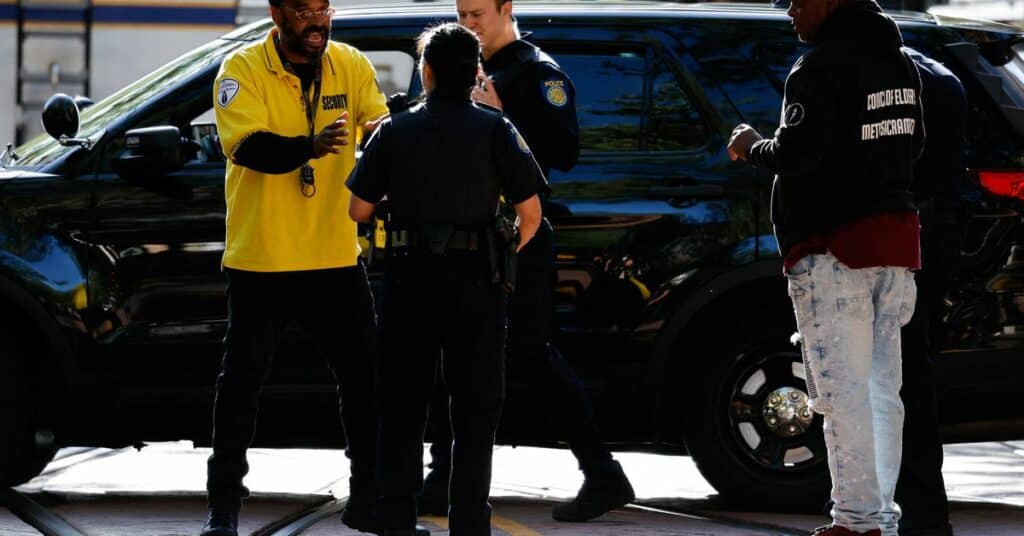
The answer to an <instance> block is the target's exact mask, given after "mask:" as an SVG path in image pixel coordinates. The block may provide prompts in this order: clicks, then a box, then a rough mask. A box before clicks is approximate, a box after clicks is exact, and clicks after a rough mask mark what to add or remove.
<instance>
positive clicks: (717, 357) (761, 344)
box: [686, 320, 830, 512]
mask: <svg viewBox="0 0 1024 536" xmlns="http://www.w3.org/2000/svg"><path fill="white" fill-rule="evenodd" d="M761 322H763V320H762V321H761ZM736 325H737V326H740V327H738V328H737V329H739V330H742V329H744V328H743V327H742V326H743V325H744V324H742V323H737V324H736ZM746 329H747V330H748V331H747V332H746V333H743V332H742V331H739V332H734V333H729V334H722V336H721V337H715V338H713V339H711V340H716V341H721V343H720V345H718V346H717V347H712V348H705V352H704V353H703V356H702V357H703V358H704V363H702V366H701V367H699V370H701V371H702V372H703V373H702V374H700V375H699V376H697V377H696V378H697V379H699V381H697V382H693V383H691V385H694V388H693V389H691V391H693V392H694V393H693V394H694V395H696V399H691V400H690V404H695V405H693V406H690V407H689V408H688V411H687V414H688V415H690V416H692V419H693V420H692V421H691V422H689V423H688V426H687V434H686V442H687V447H688V449H689V451H690V454H691V456H692V457H693V459H694V461H695V463H696V464H697V467H698V469H700V472H701V474H703V475H704V477H705V478H706V479H707V480H708V482H709V483H710V484H711V485H712V486H714V488H715V489H716V490H718V492H719V493H720V494H721V495H722V496H723V497H724V498H725V499H727V500H734V501H737V502H742V504H744V505H751V504H756V505H758V506H763V507H769V508H774V509H785V510H799V511H815V512H820V511H821V509H822V508H823V507H824V505H825V502H826V501H827V500H828V496H829V493H828V492H829V487H830V481H829V475H828V461H827V457H826V450H825V442H824V437H823V435H822V418H821V415H817V414H815V413H813V412H811V410H810V408H809V407H808V406H807V402H808V398H807V385H806V382H805V373H804V367H803V363H802V361H801V357H800V352H799V349H798V348H796V347H794V346H793V345H791V344H790V343H789V341H788V339H789V335H790V334H792V333H793V331H794V328H792V327H791V326H774V327H749V328H746Z"/></svg>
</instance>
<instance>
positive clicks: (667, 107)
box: [643, 58, 708, 151]
mask: <svg viewBox="0 0 1024 536" xmlns="http://www.w3.org/2000/svg"><path fill="white" fill-rule="evenodd" d="M707 137H708V132H707V125H705V124H704V120H703V119H702V118H701V116H700V113H699V112H698V111H697V109H696V108H694V106H693V101H692V100H691V99H690V97H689V96H688V95H687V94H686V93H685V92H684V91H683V88H682V86H681V85H679V81H678V79H677V78H676V75H675V73H674V72H673V71H672V70H671V69H669V68H668V67H667V66H666V65H665V63H664V61H663V60H661V59H660V58H655V60H654V65H653V69H652V73H651V109H650V113H649V114H648V125H647V131H646V133H645V138H646V139H645V142H646V143H645V145H646V146H645V147H643V149H645V150H648V151H681V150H687V149H698V148H700V147H703V146H704V144H705V143H706V141H707Z"/></svg>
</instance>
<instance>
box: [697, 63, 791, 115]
mask: <svg viewBox="0 0 1024 536" xmlns="http://www.w3.org/2000/svg"><path fill="white" fill-rule="evenodd" d="M701 67H702V68H703V69H704V71H705V72H707V73H708V74H709V75H710V76H711V77H713V78H714V79H715V81H716V82H718V84H719V86H720V87H721V88H722V91H723V92H725V94H726V95H728V96H729V100H730V102H732V104H733V106H735V107H736V110H737V111H738V112H739V113H740V115H741V116H742V117H743V121H744V122H746V123H749V124H750V125H752V126H753V127H754V128H756V129H757V130H758V131H760V132H761V133H764V134H768V133H771V132H775V129H776V127H778V126H779V110H781V109H782V88H781V87H779V86H777V85H776V84H775V83H774V81H773V79H772V75H771V74H769V72H770V71H769V70H767V69H764V68H759V67H758V66H756V65H754V64H753V63H751V62H750V61H749V60H748V59H744V58H738V57H733V56H723V57H717V58H704V59H702V60H701Z"/></svg>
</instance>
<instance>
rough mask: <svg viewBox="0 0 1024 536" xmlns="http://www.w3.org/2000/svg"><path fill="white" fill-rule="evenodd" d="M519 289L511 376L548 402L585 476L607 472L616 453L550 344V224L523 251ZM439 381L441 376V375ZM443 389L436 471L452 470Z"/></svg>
mask: <svg viewBox="0 0 1024 536" xmlns="http://www.w3.org/2000/svg"><path fill="white" fill-rule="evenodd" d="M517 276H518V281H517V283H516V290H515V292H514V293H513V295H512V297H511V298H510V299H509V309H508V319H509V333H508V345H509V348H508V352H509V360H508V377H509V378H519V379H522V380H523V381H524V382H526V383H528V384H529V385H530V387H531V393H536V395H537V396H542V397H544V401H545V409H546V410H547V411H545V412H544V416H545V418H547V419H548V423H549V425H550V426H551V429H552V430H557V431H558V432H559V433H560V434H562V435H561V437H560V438H564V439H566V440H567V441H568V443H569V448H570V449H571V450H572V453H573V454H574V455H575V456H576V460H577V461H578V463H579V466H580V469H581V470H583V472H584V474H595V473H598V472H602V471H605V470H607V469H608V468H609V466H610V465H611V462H612V456H611V453H610V452H609V451H608V449H607V448H605V447H604V445H603V444H602V443H601V441H600V435H599V433H598V430H597V425H596V422H595V418H594V410H593V407H592V406H591V404H590V399H589V397H587V395H586V393H585V391H584V390H583V385H582V383H581V382H580V380H579V378H577V377H576V374H575V373H574V372H573V370H572V368H571V367H570V366H569V363H568V362H567V361H566V360H565V358H564V357H562V354H561V353H560V352H559V351H558V349H557V348H555V347H554V346H553V345H552V344H551V338H552V334H553V332H554V303H553V299H554V294H555V283H556V282H557V277H558V276H557V274H556V273H555V244H554V233H553V232H552V229H551V224H550V223H548V221H547V220H546V219H545V220H544V221H543V223H542V225H541V226H540V229H538V230H537V235H536V236H534V237H533V239H532V240H531V241H530V242H529V243H528V244H527V245H526V247H524V248H523V250H522V251H520V252H519V255H518V265H517ZM439 379H440V376H439ZM447 402H448V400H447V397H446V396H445V391H444V385H443V383H442V382H441V381H439V382H438V385H437V387H436V388H435V394H434V398H433V400H432V401H431V406H430V407H431V410H430V418H431V422H433V423H434V425H433V426H432V428H433V431H434V437H432V438H431V440H432V444H431V447H430V457H431V467H432V468H433V469H434V470H435V471H447V470H449V469H450V467H451V465H450V464H451V430H450V428H449V427H447V426H444V425H443V424H441V423H443V422H444V420H445V416H446V414H447V410H448V404H447Z"/></svg>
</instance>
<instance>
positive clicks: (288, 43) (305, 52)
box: [281, 26, 331, 63]
mask: <svg viewBox="0 0 1024 536" xmlns="http://www.w3.org/2000/svg"><path fill="white" fill-rule="evenodd" d="M315 33H320V35H322V36H323V39H322V41H321V46H320V48H318V49H316V50H311V49H309V48H308V47H306V43H305V39H306V37H308V36H310V35H311V34H315ZM330 35H331V30H330V28H327V27H324V26H310V27H308V28H306V29H305V30H303V31H302V34H301V35H300V34H297V33H295V32H294V31H292V29H291V28H281V44H282V45H284V47H285V49H287V50H288V51H289V52H291V53H293V54H298V55H300V56H305V57H306V58H307V59H308V60H309V62H310V63H317V62H318V61H319V60H320V56H322V55H323V53H324V51H325V50H327V40H328V39H330Z"/></svg>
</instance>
